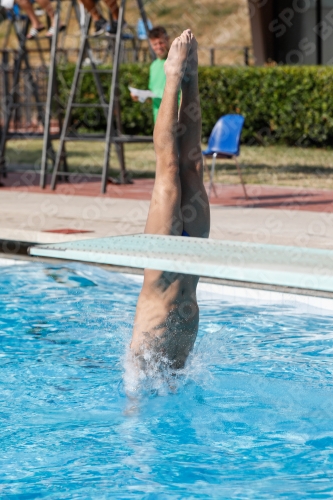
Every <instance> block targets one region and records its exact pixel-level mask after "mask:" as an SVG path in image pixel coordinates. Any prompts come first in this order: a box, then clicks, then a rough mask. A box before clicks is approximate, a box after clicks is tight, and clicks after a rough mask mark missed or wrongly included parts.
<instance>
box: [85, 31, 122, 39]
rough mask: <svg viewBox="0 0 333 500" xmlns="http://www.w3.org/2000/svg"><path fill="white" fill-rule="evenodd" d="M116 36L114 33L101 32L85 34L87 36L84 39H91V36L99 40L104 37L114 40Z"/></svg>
mask: <svg viewBox="0 0 333 500" xmlns="http://www.w3.org/2000/svg"><path fill="white" fill-rule="evenodd" d="M116 36H117V35H116V34H113V33H105V34H103V35H87V36H86V39H87V40H89V39H91V38H92V39H95V40H98V39H99V40H100V39H101V38H106V39H108V38H110V39H111V40H112V39H114V40H115V39H116Z"/></svg>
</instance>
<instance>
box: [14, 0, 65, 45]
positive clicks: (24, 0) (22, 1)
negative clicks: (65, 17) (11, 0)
mask: <svg viewBox="0 0 333 500" xmlns="http://www.w3.org/2000/svg"><path fill="white" fill-rule="evenodd" d="M36 2H37V4H38V5H39V7H40V8H41V9H43V10H44V11H45V13H46V14H47V16H48V17H49V19H50V22H51V26H50V29H49V30H48V31H47V33H46V36H47V37H52V36H53V34H54V29H55V24H54V23H55V15H54V9H53V7H52V4H51V2H50V0H36ZM17 3H18V5H19V7H20V8H21V9H23V10H24V11H25V12H26V14H27V15H28V17H29V19H30V22H31V29H30V31H29V33H28V35H27V39H28V40H32V39H33V38H35V37H36V36H37V35H38V33H39V32H40V31H42V30H44V29H45V26H44V25H43V24H42V23H41V22H40V21H39V19H38V17H37V15H36V13H35V11H34V8H33V6H32V4H31V2H30V0H17ZM63 28H64V26H63V25H60V26H59V29H60V30H61V29H63Z"/></svg>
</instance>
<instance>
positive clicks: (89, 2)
mask: <svg viewBox="0 0 333 500" xmlns="http://www.w3.org/2000/svg"><path fill="white" fill-rule="evenodd" d="M81 3H82V4H83V5H84V8H85V9H86V10H87V12H89V14H90V15H91V18H92V20H93V21H94V25H95V35H96V36H97V35H102V34H103V33H106V32H107V31H109V29H110V26H109V23H108V22H107V20H106V19H105V18H104V17H103V16H102V15H101V14H100V12H99V10H98V9H97V7H96V4H97V2H96V1H95V0H81Z"/></svg>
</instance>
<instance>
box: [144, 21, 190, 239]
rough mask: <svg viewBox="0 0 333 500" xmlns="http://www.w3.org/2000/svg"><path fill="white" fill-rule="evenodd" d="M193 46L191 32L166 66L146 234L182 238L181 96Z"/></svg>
mask: <svg viewBox="0 0 333 500" xmlns="http://www.w3.org/2000/svg"><path fill="white" fill-rule="evenodd" d="M190 43H191V34H190V31H189V30H187V31H184V32H183V33H182V34H181V36H180V37H178V38H176V39H175V40H174V41H173V43H172V45H171V47H170V51H169V55H168V59H167V61H166V63H165V67H164V68H165V74H166V85H165V89H164V94H163V98H162V102H161V106H160V109H159V112H158V116H157V120H156V125H155V129H154V148H155V154H156V177H155V185H154V189H153V194H152V199H151V203H150V208H149V213H148V218H147V223H146V227H145V233H149V234H165V235H171V234H172V235H180V234H181V233H182V230H183V225H182V220H181V217H180V203H181V184H180V179H179V161H178V148H177V125H178V92H179V89H180V85H181V81H182V78H183V75H184V70H185V66H186V59H187V55H188V51H189V47H190Z"/></svg>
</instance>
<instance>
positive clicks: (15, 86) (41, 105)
mask: <svg viewBox="0 0 333 500" xmlns="http://www.w3.org/2000/svg"><path fill="white" fill-rule="evenodd" d="M59 17H60V0H57V8H56V12H55V21H56V29H55V33H54V36H53V37H52V41H51V55H50V65H49V75H48V90H47V99H46V102H42V101H41V100H40V97H39V89H38V85H37V82H36V81H35V79H34V77H33V70H32V67H31V65H30V61H29V56H28V51H27V49H26V35H27V31H28V27H29V20H28V19H25V20H24V21H17V20H15V18H14V17H13V26H14V30H15V34H16V36H17V39H18V42H19V50H18V54H17V57H16V60H15V64H14V74H13V80H12V85H11V89H9V87H10V85H9V80H8V70H9V57H8V52H6V51H4V52H3V62H2V64H3V75H4V82H3V83H4V89H5V94H6V102H5V119H4V125H3V127H2V129H1V137H0V177H1V176H3V177H6V176H7V166H6V157H5V153H6V145H7V141H8V140H10V139H19V138H22V137H25V138H27V137H29V138H40V137H43V140H44V141H43V154H42V165H41V172H42V171H43V168H44V171H46V164H47V160H48V159H50V160H51V161H52V163H54V161H55V156H56V154H55V150H54V149H53V146H52V140H54V139H58V138H59V135H58V134H56V135H51V132H50V117H51V108H52V104H53V97H55V96H56V95H57V84H56V68H55V66H56V57H55V53H56V47H57V37H58V27H59ZM20 23H22V26H21V27H20ZM36 43H37V48H38V52H39V53H40V54H42V51H41V50H40V46H39V42H38V39H36ZM23 62H24V65H25V70H26V73H27V77H28V83H29V85H30V87H31V90H32V95H33V98H34V101H35V102H34V103H22V102H20V95H19V83H20V77H21V75H22V71H23V68H22V64H23ZM44 65H45V63H44ZM22 106H30V107H36V109H37V120H38V122H39V123H40V124H41V125H42V126H43V128H44V133H43V135H41V134H40V133H28V134H26V133H22V132H21V133H20V132H9V127H10V121H11V118H12V116H13V114H14V113H15V112H17V110H18V109H19V108H20V107H22ZM43 109H45V112H44V111H43ZM57 115H58V120H59V126H60V127H61V110H60V108H59V107H58V108H57ZM62 162H63V167H64V170H65V171H66V170H67V164H66V159H65V157H63V158H62ZM43 182H44V180H43ZM41 183H42V176H41Z"/></svg>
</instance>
